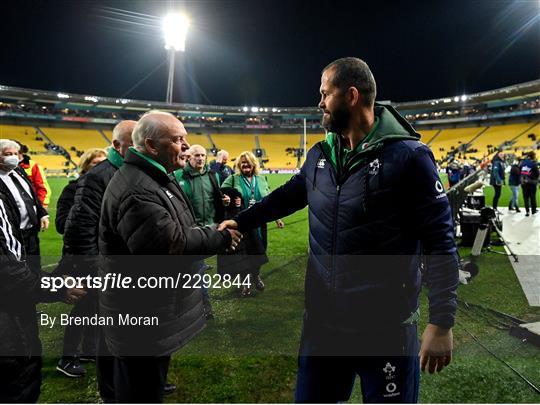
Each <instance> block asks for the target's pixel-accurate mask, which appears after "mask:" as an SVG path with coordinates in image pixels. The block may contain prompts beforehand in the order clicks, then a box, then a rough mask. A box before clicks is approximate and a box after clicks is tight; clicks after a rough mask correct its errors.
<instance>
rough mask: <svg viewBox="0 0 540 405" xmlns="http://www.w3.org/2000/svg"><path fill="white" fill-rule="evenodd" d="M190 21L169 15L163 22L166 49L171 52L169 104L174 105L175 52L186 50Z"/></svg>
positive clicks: (177, 15)
mask: <svg viewBox="0 0 540 405" xmlns="http://www.w3.org/2000/svg"><path fill="white" fill-rule="evenodd" d="M188 27H189V19H188V17H187V16H186V15H184V14H169V15H167V16H166V17H165V18H164V20H163V34H164V38H165V49H167V50H168V51H169V78H168V80H167V98H166V100H165V101H166V102H167V103H172V98H173V84H174V55H175V52H177V51H181V52H184V51H185V50H186V36H187V31H188Z"/></svg>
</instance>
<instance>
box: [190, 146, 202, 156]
mask: <svg viewBox="0 0 540 405" xmlns="http://www.w3.org/2000/svg"><path fill="white" fill-rule="evenodd" d="M195 149H202V150H203V151H204V154H205V155H206V148H205V147H204V146H202V145H197V144H195V145H191V146H190V147H189V149H188V153H189V154H190V155H193V153H194V151H195Z"/></svg>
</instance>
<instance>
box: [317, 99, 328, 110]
mask: <svg viewBox="0 0 540 405" xmlns="http://www.w3.org/2000/svg"><path fill="white" fill-rule="evenodd" d="M318 107H319V108H320V109H321V110H324V108H325V107H326V106H325V105H324V101H323V100H321V101H319V105H318Z"/></svg>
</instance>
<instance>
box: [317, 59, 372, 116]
mask: <svg viewBox="0 0 540 405" xmlns="http://www.w3.org/2000/svg"><path fill="white" fill-rule="evenodd" d="M330 69H333V70H334V77H333V80H332V84H333V85H334V86H336V87H337V88H339V89H341V90H347V89H348V88H349V87H356V88H357V89H358V91H359V92H360V93H362V96H363V98H364V104H365V105H368V106H372V105H373V103H375V97H376V96H377V85H376V83H375V78H374V77H373V73H371V70H370V69H369V66H368V64H367V63H366V62H364V61H363V60H362V59H360V58H353V57H347V58H341V59H337V60H335V61H333V62H332V63H330V64H329V65H328V66H326V67H325V68H324V69H323V71H322V72H323V73H324V72H325V71H327V70H330Z"/></svg>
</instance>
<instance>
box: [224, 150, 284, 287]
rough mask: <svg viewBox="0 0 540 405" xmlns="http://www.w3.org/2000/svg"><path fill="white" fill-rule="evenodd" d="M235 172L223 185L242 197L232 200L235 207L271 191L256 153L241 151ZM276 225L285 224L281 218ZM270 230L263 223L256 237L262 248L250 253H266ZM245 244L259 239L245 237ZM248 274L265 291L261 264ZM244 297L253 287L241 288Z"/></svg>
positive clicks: (244, 207) (251, 203) (240, 206)
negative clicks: (261, 172) (261, 170)
mask: <svg viewBox="0 0 540 405" xmlns="http://www.w3.org/2000/svg"><path fill="white" fill-rule="evenodd" d="M235 169H236V170H235V174H233V175H231V176H229V177H227V179H226V180H225V181H224V182H223V184H222V185H221V187H222V188H228V187H232V188H235V189H236V190H237V191H238V192H239V193H240V195H241V196H242V198H240V197H236V198H235V199H234V201H231V204H234V205H235V207H237V208H241V209H246V208H249V207H251V206H252V205H254V204H255V203H256V202H258V201H261V200H262V199H263V198H264V197H266V196H267V195H268V194H269V193H270V188H269V187H268V183H267V181H266V178H265V177H263V176H260V175H259V171H260V166H259V161H258V159H257V158H256V157H255V155H254V154H253V153H251V152H249V151H245V152H242V153H240V155H239V156H238V157H237V158H236V167H235ZM276 225H277V227H278V228H280V229H281V228H283V227H284V226H285V225H284V223H283V221H282V220H281V219H277V220H276ZM267 234H268V230H267V226H266V224H262V225H261V226H260V227H259V229H258V230H257V232H256V234H255V235H256V238H257V239H258V241H260V242H259V243H260V244H261V245H262V249H260V248H256V247H255V248H254V251H249V250H248V251H247V253H248V254H252V255H261V251H262V253H266V249H267V247H268V235H267ZM244 239H245V241H244V243H245V244H249V245H253V246H257V245H258V244H259V243H256V242H258V241H250V240H249V238H244ZM248 274H249V275H250V278H251V280H250V281H251V284H252V285H254V286H255V289H256V290H258V291H263V290H264V289H265V285H264V282H263V280H262V279H261V265H257V266H255V267H253V268H251V269H249V270H248ZM241 296H242V297H249V296H251V287H250V286H248V285H244V286H243V288H242V290H241Z"/></svg>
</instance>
